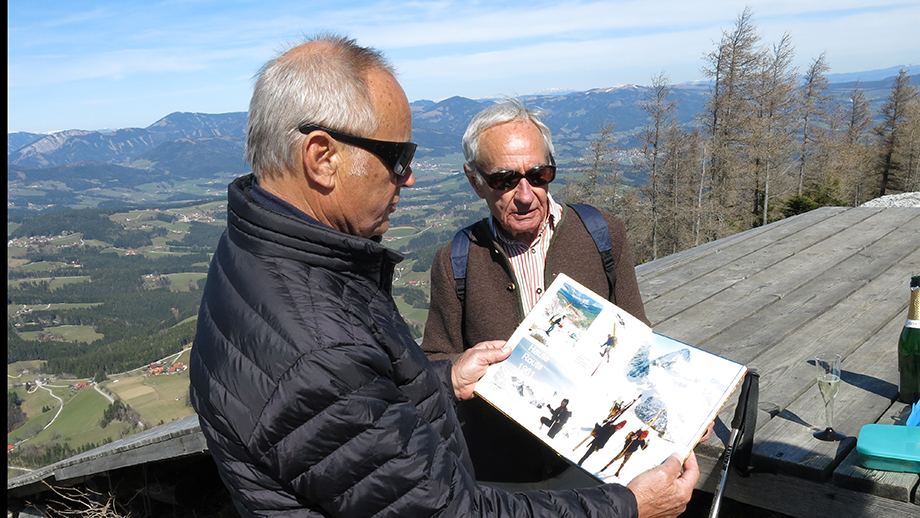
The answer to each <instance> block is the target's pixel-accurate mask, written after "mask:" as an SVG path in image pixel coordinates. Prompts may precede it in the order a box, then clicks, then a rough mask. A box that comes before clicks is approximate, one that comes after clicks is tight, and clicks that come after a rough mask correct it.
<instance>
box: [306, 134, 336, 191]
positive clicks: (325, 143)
mask: <svg viewBox="0 0 920 518" xmlns="http://www.w3.org/2000/svg"><path fill="white" fill-rule="evenodd" d="M300 151H301V157H302V160H303V170H304V174H305V176H306V177H307V180H308V181H309V182H311V183H313V184H315V185H317V186H319V187H320V188H324V189H327V190H328V189H332V187H333V186H335V174H336V171H337V170H338V166H339V163H340V162H341V159H342V149H341V147H340V146H338V145H336V143H335V142H334V141H333V140H332V137H330V136H329V135H327V134H325V133H323V132H320V131H314V132H312V133H310V134H308V135H307V136H306V137H305V138H304V139H303V141H302V142H301V144H300Z"/></svg>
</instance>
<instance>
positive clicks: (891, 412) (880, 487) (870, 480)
mask: <svg viewBox="0 0 920 518" xmlns="http://www.w3.org/2000/svg"><path fill="white" fill-rule="evenodd" d="M908 415H910V407H909V406H908V405H907V404H906V403H895V404H893V405H891V407H890V408H889V409H888V411H887V412H885V414H884V415H883V416H882V418H881V419H879V421H878V422H879V423H881V424H897V425H903V424H904V423H905V422H906V421H907V416H908ZM918 482H920V475H918V474H916V473H898V472H893V471H877V470H874V469H866V468H864V467H862V466H860V465H859V461H858V454H857V452H856V450H855V449H854V450H853V451H851V452H850V454H849V455H847V457H846V459H844V460H843V462H841V463H840V466H838V467H837V469H836V470H834V484H835V485H837V486H840V487H843V488H848V489H854V490H856V491H862V492H864V493H871V494H873V495H878V496H881V497H885V498H890V499H892V500H898V501H901V502H914V503H917V495H916V493H915V488H916V487H917V483H918ZM912 493H913V494H912Z"/></svg>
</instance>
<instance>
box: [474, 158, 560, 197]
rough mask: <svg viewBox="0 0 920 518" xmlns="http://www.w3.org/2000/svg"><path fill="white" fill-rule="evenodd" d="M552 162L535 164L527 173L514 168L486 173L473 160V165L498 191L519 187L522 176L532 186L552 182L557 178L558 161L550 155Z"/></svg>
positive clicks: (491, 186)
mask: <svg viewBox="0 0 920 518" xmlns="http://www.w3.org/2000/svg"><path fill="white" fill-rule="evenodd" d="M549 160H550V164H548V165H547V164H544V165H537V166H533V167H531V168H530V169H528V170H527V172H526V173H524V174H521V173H519V172H517V171H515V170H514V169H501V170H498V171H495V172H494V173H486V172H485V171H483V170H482V168H480V167H479V165H478V164H476V163H475V162H473V163H472V164H473V167H475V168H476V172H477V173H479V175H480V176H482V178H483V180H485V181H486V184H488V186H489V187H490V188H492V189H495V190H496V191H510V190H511V189H514V188H515V187H517V184H518V183H520V181H521V178H526V179H527V181H528V182H530V185H531V186H532V187H543V186H544V185H546V184H548V183H550V182H552V181H553V180H555V179H556V161H555V160H553V157H552V156H550V157H549Z"/></svg>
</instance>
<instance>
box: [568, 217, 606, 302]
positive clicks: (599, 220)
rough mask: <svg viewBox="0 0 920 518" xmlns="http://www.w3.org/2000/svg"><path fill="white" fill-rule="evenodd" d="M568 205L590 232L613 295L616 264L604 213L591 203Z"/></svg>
mask: <svg viewBox="0 0 920 518" xmlns="http://www.w3.org/2000/svg"><path fill="white" fill-rule="evenodd" d="M568 205H569V207H571V208H572V209H573V210H574V211H575V213H577V214H578V217H579V218H581V222H582V223H584V225H585V228H586V229H588V233H589V234H591V239H593V240H594V244H595V246H597V251H598V252H599V253H600V254H601V261H602V262H603V264H604V273H606V274H607V284H608V285H609V286H610V293H611V294H614V297H615V294H616V285H617V272H616V264H615V263H614V260H613V253H612V252H611V250H612V249H613V244H612V243H611V242H610V229H609V228H608V227H607V220H605V219H604V215H603V214H601V211H599V210H597V208H596V207H593V206H591V205H586V204H584V203H571V204H568Z"/></svg>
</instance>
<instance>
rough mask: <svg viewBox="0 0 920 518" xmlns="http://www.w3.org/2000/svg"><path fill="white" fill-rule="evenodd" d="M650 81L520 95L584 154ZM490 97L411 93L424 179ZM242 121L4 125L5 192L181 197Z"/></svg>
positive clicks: (221, 169)
mask: <svg viewBox="0 0 920 518" xmlns="http://www.w3.org/2000/svg"><path fill="white" fill-rule="evenodd" d="M899 68H904V67H895V68H893V69H885V70H881V71H874V72H871V73H870V72H867V73H863V74H860V75H841V76H839V77H838V76H832V77H833V78H834V79H841V80H843V81H841V82H834V83H830V85H829V89H828V93H831V94H834V95H835V96H836V97H837V98H838V99H848V98H849V94H850V92H851V91H852V90H853V88H854V87H855V86H856V82H855V81H853V79H854V78H856V77H859V78H865V77H867V76H872V75H876V76H877V75H881V74H891V75H890V76H888V77H886V78H885V79H880V80H875V81H863V82H861V83H859V86H860V88H861V89H862V90H863V91H864V92H865V94H866V97H867V98H868V99H869V100H870V102H871V103H872V104H873V109H874V110H875V111H877V109H878V107H879V106H881V104H882V103H883V102H884V99H885V96H887V95H888V93H889V92H890V89H891V84H892V80H891V77H893V76H894V75H897V70H898V69H899ZM911 79H912V84H917V82H918V79H920V78H918V76H917V75H914V76H912V78H911ZM648 91H649V88H648V87H644V86H637V85H625V86H616V87H610V88H599V89H595V90H589V91H585V92H570V93H566V94H556V95H531V96H524V97H523V99H524V102H525V103H526V104H527V105H528V107H531V108H537V109H539V110H541V111H542V112H543V114H544V115H543V120H544V121H545V122H546V124H547V126H549V128H550V129H551V130H552V133H553V141H554V144H555V146H556V159H557V162H558V163H560V164H561V165H564V164H566V163H571V162H572V161H573V160H574V159H575V158H577V157H579V156H581V155H582V154H583V150H584V149H585V146H586V144H587V142H588V141H589V140H590V138H591V136H592V134H594V133H596V132H597V131H598V129H599V128H601V127H602V126H604V125H605V124H607V123H610V122H612V123H614V131H615V133H616V135H617V138H618V141H617V144H618V145H619V146H620V147H621V148H624V149H628V148H631V147H635V145H636V141H635V138H634V135H635V134H636V133H637V131H638V130H640V129H641V128H642V127H643V125H644V124H645V116H646V115H645V112H644V111H643V110H642V108H641V104H640V103H641V102H642V101H643V100H644V99H645V98H646V95H647V93H648ZM708 94H709V85H708V84H681V85H673V86H672V99H673V100H675V101H677V107H678V121H679V122H680V123H682V124H690V123H692V122H693V120H694V117H695V115H696V114H698V113H700V112H701V111H702V110H703V108H704V105H705V103H706V101H707V96H708ZM492 102H494V99H484V100H475V99H467V98H464V97H451V98H449V99H444V100H442V101H437V102H435V101H427V100H422V101H415V102H413V103H411V109H412V117H413V140H415V141H416V142H418V144H419V149H418V152H417V154H416V163H418V164H426V163H427V164H428V165H429V166H430V167H427V168H426V167H421V166H420V167H416V172H417V176H419V177H420V179H422V178H424V177H425V175H426V174H427V172H429V171H435V172H440V173H445V172H449V171H450V170H451V169H454V170H455V169H457V168H459V165H460V158H459V155H458V153H459V152H460V140H461V137H462V135H463V131H464V130H465V129H466V126H467V124H468V123H469V121H470V119H471V118H472V117H473V116H474V115H475V114H476V113H477V112H479V111H480V110H482V109H483V108H484V107H485V106H487V105H488V104H489V103H492ZM245 129H246V113H245V112H233V113H223V114H205V113H187V112H176V113H172V114H169V115H167V116H165V117H163V118H162V119H160V120H158V121H156V122H155V123H153V124H151V125H150V126H148V127H146V128H124V129H118V130H115V131H89V130H67V131H60V132H56V133H52V134H47V135H46V134H37V133H26V132H9V133H8V134H7V165H8V168H7V183H8V193H9V196H10V201H11V202H12V203H13V206H14V207H22V208H25V207H26V206H30V207H31V209H32V210H43V207H44V208H49V206H51V205H54V206H58V205H60V204H61V203H63V202H64V201H65V200H66V199H67V198H68V197H69V198H71V203H70V204H69V206H74V203H73V193H75V192H76V193H86V192H88V191H91V190H95V191H97V192H98V194H99V196H98V197H97V198H95V201H93V199H89V200H84V203H82V205H83V206H92V205H94V204H97V205H98V204H99V203H107V204H108V203H110V202H114V201H113V200H108V201H107V200H106V199H105V198H106V197H107V196H108V198H115V201H120V202H121V203H124V200H125V199H129V198H131V196H132V194H131V191H134V190H137V189H140V190H141V191H145V190H146V192H148V193H153V192H156V193H159V194H164V193H166V194H169V193H172V194H171V196H172V197H173V198H172V199H177V198H176V196H179V197H180V198H181V197H182V193H181V186H180V184H181V183H182V182H185V181H192V180H194V181H197V182H198V185H199V187H201V189H199V191H202V190H203V191H208V188H207V187H206V186H207V185H210V184H214V183H221V184H222V185H221V186H220V187H221V189H222V188H223V184H225V183H226V179H227V178H230V177H233V176H236V175H239V174H242V173H246V172H248V171H249V166H248V165H247V164H246V162H245V161H244V159H243V148H244V142H245ZM432 164H437V165H432ZM444 169H447V171H445V170H444ZM217 192H218V191H214V193H215V194H216V193H217ZM151 195H152V194H151ZM49 196H50V198H48V197H49ZM55 198H56V200H55ZM159 199H161V200H162V199H168V197H167V198H163V197H160V198H159ZM29 204H31V205H29ZM65 204H66V203H65Z"/></svg>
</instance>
